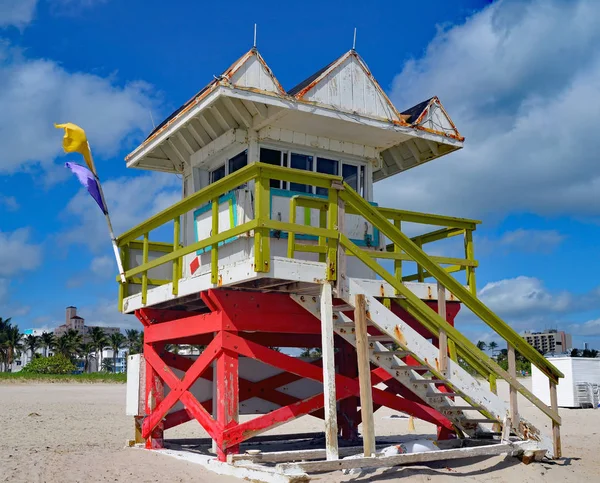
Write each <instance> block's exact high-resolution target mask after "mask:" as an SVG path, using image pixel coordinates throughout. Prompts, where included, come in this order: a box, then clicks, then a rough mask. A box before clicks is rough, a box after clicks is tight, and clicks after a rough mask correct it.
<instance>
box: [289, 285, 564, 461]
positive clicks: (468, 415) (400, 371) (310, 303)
mask: <svg viewBox="0 0 600 483" xmlns="http://www.w3.org/2000/svg"><path fill="white" fill-rule="evenodd" d="M349 282H350V283H349V289H350V290H349V294H348V296H347V297H346V298H345V300H344V301H345V302H346V303H345V305H334V306H333V312H334V316H333V317H334V332H335V333H336V334H337V335H339V336H340V337H342V338H343V339H344V340H346V341H347V342H348V343H350V344H351V345H352V346H354V347H356V346H357V341H356V335H355V324H354V320H353V319H352V318H351V317H349V316H348V315H346V314H347V313H348V312H350V311H353V310H354V309H355V304H354V300H355V296H356V295H357V294H363V295H364V296H365V301H366V314H367V323H368V326H369V327H368V328H369V334H368V335H367V341H368V346H369V358H370V361H371V363H372V364H373V365H375V366H377V367H380V368H383V369H384V370H386V371H387V372H388V373H389V374H390V375H391V376H392V377H393V378H395V379H396V380H397V381H398V382H400V383H401V384H402V385H403V386H404V387H406V388H407V389H409V390H410V391H411V392H412V393H413V394H415V395H416V396H417V397H418V398H419V399H421V400H422V401H423V402H424V403H425V404H427V405H429V406H430V407H432V408H434V409H436V410H437V411H439V412H440V413H441V414H443V415H444V416H446V417H447V418H448V419H449V420H450V421H452V423H453V424H454V426H455V428H456V429H457V433H458V434H459V435H466V436H469V437H477V436H479V435H481V434H482V433H486V432H489V430H488V429H486V428H485V427H484V426H482V424H486V423H500V424H502V426H503V428H504V431H503V439H508V436H509V433H510V430H511V428H512V431H513V432H514V433H515V435H516V436H518V437H519V438H520V439H522V440H530V441H535V442H537V443H538V444H537V445H536V446H538V448H539V449H542V450H547V451H548V453H549V454H552V451H553V450H552V441H551V439H549V438H547V437H545V436H544V435H542V434H541V433H540V431H539V430H538V429H537V428H535V427H534V426H533V425H532V424H531V423H530V422H529V421H527V420H526V419H524V418H522V417H520V416H519V421H518V422H517V424H514V423H512V422H511V420H510V408H509V405H508V404H507V403H506V402H505V401H504V400H502V399H501V398H499V397H498V396H497V395H496V394H494V393H493V392H492V391H491V390H490V389H489V388H488V387H486V386H485V385H484V384H482V383H481V382H480V381H479V380H477V379H475V378H474V377H473V376H472V375H471V374H469V373H468V372H467V371H466V370H464V369H463V368H462V367H461V366H460V365H459V364H458V363H457V362H455V361H453V360H451V359H448V362H447V364H448V365H447V370H445V371H442V370H440V352H439V349H438V348H437V347H436V346H434V345H433V344H432V343H430V342H429V341H428V340H427V339H425V338H424V337H423V336H421V335H420V334H419V333H417V331H415V330H414V329H413V328H412V327H410V326H409V325H408V324H407V323H406V322H404V321H403V320H402V319H400V318H399V317H398V316H396V315H395V314H394V313H393V312H392V311H391V310H389V309H388V308H386V307H385V306H384V305H383V304H382V303H380V302H379V301H378V300H377V299H376V298H375V297H373V296H370V295H368V294H367V291H366V290H364V289H363V287H362V286H361V285H360V282H359V281H357V280H354V279H350V280H349ZM291 297H292V298H293V299H294V300H295V301H296V302H297V303H298V304H300V305H301V306H303V307H304V308H305V309H306V310H308V311H309V312H311V313H312V314H313V315H314V316H315V317H317V318H319V319H320V318H321V313H320V306H319V303H318V302H315V301H314V300H312V299H309V298H306V297H302V296H300V295H292V296H291ZM391 343H395V344H396V345H397V346H398V347H399V349H397V350H393V349H391V348H390V347H389V346H390V344H391ZM407 356H411V358H412V359H414V360H416V361H418V365H412V364H407V362H406V361H405V360H404V359H406V358H407ZM455 398H460V399H462V400H463V401H464V403H460V404H459V403H456V402H455V401H454V399H455Z"/></svg>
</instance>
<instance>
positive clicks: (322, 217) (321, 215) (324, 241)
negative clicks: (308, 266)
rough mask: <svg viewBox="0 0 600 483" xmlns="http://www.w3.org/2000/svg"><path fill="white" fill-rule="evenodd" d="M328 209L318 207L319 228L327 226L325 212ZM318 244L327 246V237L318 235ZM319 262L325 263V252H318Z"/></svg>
mask: <svg viewBox="0 0 600 483" xmlns="http://www.w3.org/2000/svg"><path fill="white" fill-rule="evenodd" d="M328 212H329V210H324V209H320V210H319V228H327V214H328ZM319 246H320V247H326V246H327V238H326V237H324V236H320V237H319ZM319 262H321V263H326V262H327V254H325V253H319Z"/></svg>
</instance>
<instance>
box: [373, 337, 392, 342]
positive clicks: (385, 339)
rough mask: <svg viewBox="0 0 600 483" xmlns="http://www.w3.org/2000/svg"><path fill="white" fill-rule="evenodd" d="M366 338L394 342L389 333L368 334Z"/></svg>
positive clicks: (374, 340)
mask: <svg viewBox="0 0 600 483" xmlns="http://www.w3.org/2000/svg"><path fill="white" fill-rule="evenodd" d="M367 339H369V342H382V341H389V342H394V338H393V337H390V336H389V335H369V336H368V337H367Z"/></svg>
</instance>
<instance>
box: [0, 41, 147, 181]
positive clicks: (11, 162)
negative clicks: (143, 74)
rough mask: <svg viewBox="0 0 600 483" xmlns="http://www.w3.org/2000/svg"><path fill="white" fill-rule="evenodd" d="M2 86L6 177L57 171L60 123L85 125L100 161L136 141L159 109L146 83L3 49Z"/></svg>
mask: <svg viewBox="0 0 600 483" xmlns="http://www.w3.org/2000/svg"><path fill="white" fill-rule="evenodd" d="M0 87H1V88H0V105H1V106H2V110H1V111H0V124H1V125H2V126H3V129H2V130H1V131H0V144H1V145H2V154H1V155H0V174H8V173H14V172H17V171H21V170H27V169H31V168H32V167H33V166H41V167H42V168H43V169H48V168H49V167H51V166H52V161H53V159H55V158H56V157H57V156H59V155H60V156H62V154H63V153H62V147H61V139H62V135H63V133H62V132H61V131H60V130H57V129H55V128H54V126H53V123H55V122H73V123H76V124H79V125H80V126H82V127H83V128H84V129H85V130H86V132H87V134H88V139H89V141H90V144H91V146H92V149H93V151H94V153H95V154H96V158H99V157H102V156H104V157H107V156H111V155H114V154H116V153H117V152H118V151H119V150H120V149H121V148H123V144H124V143H131V137H132V136H134V137H135V136H139V135H140V134H141V132H143V131H147V130H148V129H149V127H150V125H149V124H150V119H149V116H148V112H149V109H150V108H151V107H152V106H154V105H155V101H154V100H153V93H152V90H151V88H150V86H148V85H147V84H146V83H144V82H140V81H137V82H129V83H126V84H125V85H119V84H118V83H117V81H116V79H114V78H105V77H99V76H96V75H91V74H86V73H81V72H69V71H67V70H65V69H64V68H62V67H61V66H60V65H59V64H58V63H56V62H54V61H52V60H46V59H27V58H24V57H22V56H21V55H20V53H19V52H18V51H17V50H16V49H14V48H11V47H7V46H6V45H2V44H0ZM128 147H129V146H128ZM97 164H101V161H100V163H98V161H97ZM99 170H100V171H101V170H102V169H101V167H99Z"/></svg>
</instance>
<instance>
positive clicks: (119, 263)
mask: <svg viewBox="0 0 600 483" xmlns="http://www.w3.org/2000/svg"><path fill="white" fill-rule="evenodd" d="M87 146H88V152H89V153H90V160H91V162H92V166H94V167H95V164H94V158H93V157H92V149H91V148H90V143H87ZM94 171H95V170H94ZM92 174H93V175H94V177H95V178H96V182H97V184H98V191H99V192H100V198H102V204H103V205H104V208H105V209H106V213H104V216H105V218H106V224H107V225H108V233H109V234H110V241H111V242H112V247H113V251H114V253H115V259H116V261H117V268H118V269H119V275H120V277H121V282H122V283H125V282H127V279H126V278H125V270H123V261H122V260H121V255H120V253H119V247H118V245H117V239H116V237H115V234H114V232H113V227H112V223H111V221H110V215H109V214H108V205H107V204H106V199H105V198H104V191H102V184H101V183H100V178H98V175H97V174H96V173H95V172H94V173H92Z"/></svg>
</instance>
